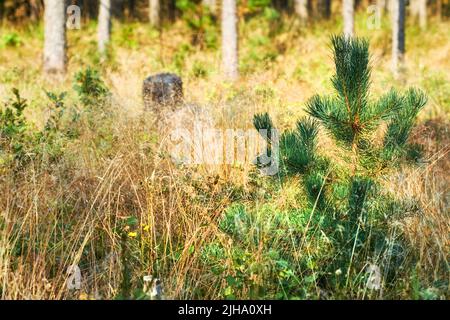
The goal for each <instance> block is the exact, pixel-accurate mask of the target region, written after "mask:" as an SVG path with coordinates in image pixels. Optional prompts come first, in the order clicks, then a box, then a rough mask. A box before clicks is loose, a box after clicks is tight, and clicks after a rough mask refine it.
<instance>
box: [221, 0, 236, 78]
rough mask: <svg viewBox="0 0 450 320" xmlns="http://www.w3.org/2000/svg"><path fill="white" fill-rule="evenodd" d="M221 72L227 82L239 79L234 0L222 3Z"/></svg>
mask: <svg viewBox="0 0 450 320" xmlns="http://www.w3.org/2000/svg"><path fill="white" fill-rule="evenodd" d="M222 71H223V74H224V76H225V78H227V79H229V80H237V78H238V77H239V71H238V33H237V15H236V0H223V1H222Z"/></svg>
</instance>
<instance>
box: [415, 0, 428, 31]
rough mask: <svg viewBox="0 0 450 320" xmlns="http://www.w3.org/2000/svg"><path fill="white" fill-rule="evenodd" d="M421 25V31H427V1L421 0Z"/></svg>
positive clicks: (419, 8)
mask: <svg viewBox="0 0 450 320" xmlns="http://www.w3.org/2000/svg"><path fill="white" fill-rule="evenodd" d="M417 6H418V10H419V24H420V29H422V30H425V29H426V28H427V0H419V3H418V5H417Z"/></svg>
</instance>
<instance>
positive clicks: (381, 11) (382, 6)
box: [376, 0, 387, 18]
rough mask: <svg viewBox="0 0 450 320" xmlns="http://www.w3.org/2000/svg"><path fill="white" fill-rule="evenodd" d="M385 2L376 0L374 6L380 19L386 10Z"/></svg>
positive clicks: (384, 0)
mask: <svg viewBox="0 0 450 320" xmlns="http://www.w3.org/2000/svg"><path fill="white" fill-rule="evenodd" d="M386 5H387V4H386V0H377V2H376V6H377V13H378V15H379V17H380V18H381V17H382V16H383V14H384V12H385V10H386Z"/></svg>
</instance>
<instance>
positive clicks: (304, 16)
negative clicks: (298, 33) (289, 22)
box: [294, 0, 308, 21]
mask: <svg viewBox="0 0 450 320" xmlns="http://www.w3.org/2000/svg"><path fill="white" fill-rule="evenodd" d="M294 5H295V14H296V15H297V16H298V17H299V18H300V20H301V21H306V20H308V0H295V4H294Z"/></svg>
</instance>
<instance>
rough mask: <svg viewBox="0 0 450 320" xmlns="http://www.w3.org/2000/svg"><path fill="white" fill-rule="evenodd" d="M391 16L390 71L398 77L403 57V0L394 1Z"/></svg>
mask: <svg viewBox="0 0 450 320" xmlns="http://www.w3.org/2000/svg"><path fill="white" fill-rule="evenodd" d="M391 15H392V69H393V72H394V75H395V76H396V77H398V76H399V74H400V72H401V70H402V68H403V64H404V55H405V0H395V1H392V4H391Z"/></svg>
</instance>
